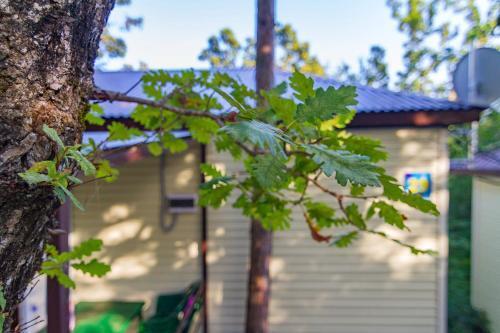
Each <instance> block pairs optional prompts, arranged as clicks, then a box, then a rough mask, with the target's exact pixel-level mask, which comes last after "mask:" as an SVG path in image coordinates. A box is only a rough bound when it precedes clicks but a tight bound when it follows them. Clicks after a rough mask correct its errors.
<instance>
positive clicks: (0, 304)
mask: <svg viewBox="0 0 500 333" xmlns="http://www.w3.org/2000/svg"><path fill="white" fill-rule="evenodd" d="M5 305H7V300H6V299H5V297H4V295H3V288H0V310H1V311H0V312H2V311H3V310H4V309H5ZM0 327H1V326H0Z"/></svg>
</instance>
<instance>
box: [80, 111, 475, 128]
mask: <svg viewBox="0 0 500 333" xmlns="http://www.w3.org/2000/svg"><path fill="white" fill-rule="evenodd" d="M482 111H483V110H482V109H478V108H473V109H467V110H449V111H405V112H362V113H358V114H356V116H355V117H354V119H353V120H352V122H351V123H350V124H349V127H351V128H366V127H446V126H449V125H455V124H464V123H470V122H473V121H477V120H479V117H480V114H481V112H482ZM112 121H117V122H121V123H123V124H125V125H127V126H129V127H137V126H138V125H137V123H135V122H134V121H133V120H132V119H130V118H113V119H108V120H106V122H105V123H104V125H101V126H97V125H89V126H87V128H86V130H87V131H106V129H107V126H108V125H109V124H111V122H112Z"/></svg>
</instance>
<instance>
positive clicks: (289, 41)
mask: <svg viewBox="0 0 500 333" xmlns="http://www.w3.org/2000/svg"><path fill="white" fill-rule="evenodd" d="M275 36H276V52H277V54H278V62H277V66H278V67H279V68H280V69H282V70H284V71H288V72H291V71H293V70H294V69H295V68H297V69H298V70H299V71H300V72H302V73H308V74H315V75H319V76H323V75H325V73H326V66H325V65H322V64H321V63H320V61H319V59H318V58H317V57H316V56H315V55H312V54H311V51H310V46H309V43H308V42H302V41H300V40H299V38H298V36H297V32H296V31H295V29H293V27H292V26H291V25H290V24H280V23H278V24H277V25H276V28H275ZM198 59H199V60H201V61H207V62H208V63H209V64H210V66H211V67H214V68H235V67H249V68H252V67H254V66H255V40H254V39H253V38H246V39H245V42H244V43H241V42H240V41H238V38H237V37H236V35H235V33H234V32H233V31H232V30H231V29H229V28H224V29H221V30H220V31H219V32H218V33H217V34H216V35H213V36H211V37H209V38H208V45H207V47H206V48H205V49H203V50H202V51H201V53H200V55H199V56H198Z"/></svg>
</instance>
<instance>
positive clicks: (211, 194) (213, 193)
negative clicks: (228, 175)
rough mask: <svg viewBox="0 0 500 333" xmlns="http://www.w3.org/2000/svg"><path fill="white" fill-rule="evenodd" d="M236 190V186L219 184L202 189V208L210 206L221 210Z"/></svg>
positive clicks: (200, 201)
mask: <svg viewBox="0 0 500 333" xmlns="http://www.w3.org/2000/svg"><path fill="white" fill-rule="evenodd" d="M233 189H234V185H232V184H225V183H221V182H217V185H216V186H212V188H201V189H200V200H199V204H200V206H204V207H206V206H210V207H213V208H219V207H220V206H221V205H222V204H223V203H224V202H225V201H226V200H227V198H228V197H229V195H230V194H231V192H232V191H233Z"/></svg>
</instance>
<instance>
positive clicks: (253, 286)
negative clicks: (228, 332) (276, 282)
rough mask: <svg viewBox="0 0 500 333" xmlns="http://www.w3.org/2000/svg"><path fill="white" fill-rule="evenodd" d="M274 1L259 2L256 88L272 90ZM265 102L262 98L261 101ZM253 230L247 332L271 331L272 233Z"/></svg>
mask: <svg viewBox="0 0 500 333" xmlns="http://www.w3.org/2000/svg"><path fill="white" fill-rule="evenodd" d="M274 8H275V4H274V0H258V2H257V50H256V53H257V59H256V71H255V79H256V89H257V92H260V91H261V90H269V89H271V88H272V86H273V83H274V82H273V81H274ZM259 101H260V103H263V100H262V99H259ZM250 228H251V230H250V237H251V239H250V272H249V276H248V299H247V318H246V332H247V333H267V332H268V331H269V322H268V314H269V297H270V292H271V278H270V274H269V265H270V261H271V254H272V244H273V233H272V232H271V231H267V230H265V229H264V228H263V227H262V223H261V222H260V221H259V220H256V219H252V221H251V227H250Z"/></svg>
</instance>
